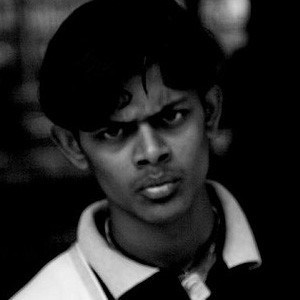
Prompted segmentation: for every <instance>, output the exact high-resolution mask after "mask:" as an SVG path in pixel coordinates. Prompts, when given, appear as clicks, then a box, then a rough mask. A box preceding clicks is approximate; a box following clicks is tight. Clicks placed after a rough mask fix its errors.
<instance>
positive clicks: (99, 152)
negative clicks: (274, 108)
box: [80, 66, 208, 223]
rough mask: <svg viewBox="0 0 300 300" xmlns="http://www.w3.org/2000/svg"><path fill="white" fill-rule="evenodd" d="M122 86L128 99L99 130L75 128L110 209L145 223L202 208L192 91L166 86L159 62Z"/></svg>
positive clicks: (202, 169)
mask: <svg viewBox="0 0 300 300" xmlns="http://www.w3.org/2000/svg"><path fill="white" fill-rule="evenodd" d="M146 81H147V87H146V88H147V92H146V91H145V89H144V88H143V86H142V82H141V77H140V76H136V77H134V78H132V79H131V80H130V81H129V82H128V83H127V84H126V85H125V89H126V90H127V91H128V92H129V93H130V94H131V95H132V99H131V102H130V103H129V104H128V105H127V106H125V107H123V108H121V109H120V110H118V111H116V112H115V113H114V115H112V116H111V118H110V121H109V122H108V123H107V125H106V126H105V127H103V128H100V129H99V130H97V131H95V132H92V133H87V132H80V143H81V147H82V150H83V152H84V153H85V156H86V158H87V160H88V162H89V166H90V168H91V169H92V171H93V172H94V174H95V176H96V178H97V180H98V182H99V184H100V186H101V188H102V189H103V191H104V192H105V194H106V195H107V198H108V200H109V204H110V209H111V212H112V214H113V215H118V216H119V217H120V218H128V217H129V218H138V219H139V220H142V221H143V222H147V223H164V222H172V220H174V219H176V218H180V217H181V216H183V215H184V214H186V213H188V211H190V210H191V209H193V208H194V207H197V209H199V208H200V209H204V210H205V208H207V206H208V203H207V199H206V197H204V195H205V178H206V174H207V169H208V138H207V135H206V132H205V116H204V111H203V107H202V105H201V101H200V99H199V97H198V95H197V93H196V92H194V91H178V90H173V89H170V88H168V87H166V86H165V85H164V84H163V82H162V79H161V76H160V72H159V68H158V67H156V66H154V67H152V68H151V69H150V70H149V71H148V72H147V78H146Z"/></svg>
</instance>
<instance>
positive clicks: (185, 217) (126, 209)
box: [14, 0, 260, 300]
mask: <svg viewBox="0 0 300 300" xmlns="http://www.w3.org/2000/svg"><path fill="white" fill-rule="evenodd" d="M106 2H109V3H104V2H103V1H92V2H90V3H88V4H85V5H83V6H82V7H80V8H79V9H77V10H76V11H75V12H74V13H73V14H72V15H71V16H70V17H69V18H67V20H66V21H65V22H64V23H63V24H62V26H61V27H60V29H59V30H58V32H57V33H56V34H55V36H54V37H53V39H52V40H51V42H50V44H49V47H48V50H47V53H46V56H45V59H44V62H43V66H42V69H41V76H40V102H41V106H42V108H43V110H44V111H45V113H46V115H47V116H48V117H49V118H50V120H52V121H53V123H54V125H53V128H52V136H53V139H54V141H55V142H56V143H57V145H58V146H59V147H60V149H61V150H62V152H63V153H64V154H65V156H66V157H67V158H68V159H69V160H70V161H71V162H72V163H73V164H74V165H75V166H77V167H78V168H80V169H82V170H85V171H86V170H88V171H90V172H91V174H92V175H94V176H95V177H96V179H97V181H98V183H99V186H100V187H101V189H102V190H103V192H104V193H105V195H106V199H105V200H102V201H98V202H96V203H94V204H92V205H91V206H89V207H88V208H87V209H86V210H85V211H84V212H83V214H82V216H81V220H80V222H79V227H78V239H77V242H76V243H75V244H74V245H73V246H72V247H71V248H70V249H69V250H68V251H66V252H65V253H63V254H61V255H60V256H59V257H57V258H56V259H54V260H53V261H52V262H50V263H49V264H48V265H47V266H46V267H45V268H44V269H43V270H42V271H41V272H40V273H39V274H38V275H37V276H36V277H35V278H34V279H33V280H32V281H31V282H30V283H29V284H28V285H27V286H26V287H25V288H24V289H22V290H21V291H20V292H19V293H18V294H17V295H16V296H15V298H14V299H17V300H19V299H193V300H194V299H227V297H230V299H241V298H242V299H246V298H247V297H248V296H249V295H250V294H252V292H254V295H257V293H258V291H257V290H256V288H255V285H254V280H253V278H252V277H253V274H255V272H256V271H255V267H257V266H258V265H259V264H260V255H259V252H258V249H257V246H256V243H255V240H254V237H253V235H252V232H251V229H250V227H249V224H248V223H247V220H246V218H245V215H244V213H243V212H242V210H241V208H240V207H239V205H238V204H237V202H236V200H235V199H234V198H233V196H232V195H231V194H230V193H229V192H228V191H227V190H226V189H225V188H224V187H223V186H221V185H220V184H219V183H216V182H213V181H209V180H207V172H208V167H209V152H210V144H211V143H212V142H213V140H214V138H215V137H216V136H217V133H218V122H219V119H220V114H221V94H220V90H219V87H218V86H217V85H216V78H217V72H218V69H219V66H220V63H221V59H222V55H221V53H220V50H219V48H218V47H217V45H216V44H215V42H214V40H213V39H212V38H211V36H210V35H209V34H208V33H207V32H206V31H205V30H203V29H202V28H201V26H200V23H198V21H197V20H196V19H194V17H193V15H190V14H189V13H188V12H187V11H185V10H183V9H182V8H181V7H179V6H178V5H177V4H176V3H175V1H155V0H151V1H134V0H132V1H106ZM99 200H100V199H99ZM242 292H243V294H241V293H242ZM250 292H251V293H250ZM241 295H242V296H241Z"/></svg>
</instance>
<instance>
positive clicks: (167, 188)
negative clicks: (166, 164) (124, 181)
mask: <svg viewBox="0 0 300 300" xmlns="http://www.w3.org/2000/svg"><path fill="white" fill-rule="evenodd" d="M180 181H181V178H180V176H178V175H177V174H162V175H161V176H155V175H149V176H148V177H146V178H144V179H142V180H140V181H138V183H137V188H136V192H137V193H139V194H141V195H142V196H144V197H146V198H148V199H150V200H163V199H166V198H169V197H171V196H172V195H173V194H175V193H176V191H177V190H178V188H179V184H180Z"/></svg>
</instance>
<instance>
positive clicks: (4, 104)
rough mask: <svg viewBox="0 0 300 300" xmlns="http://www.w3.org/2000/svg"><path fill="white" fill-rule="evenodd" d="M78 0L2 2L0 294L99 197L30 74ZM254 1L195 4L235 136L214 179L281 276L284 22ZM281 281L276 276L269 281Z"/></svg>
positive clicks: (71, 234)
mask: <svg viewBox="0 0 300 300" xmlns="http://www.w3.org/2000/svg"><path fill="white" fill-rule="evenodd" d="M238 1H240V5H241V6H238V7H239V10H238V9H237V8H236V6H234V5H236V2H238ZM83 2H86V1H84V0H55V1H54V0H51V1H50V0H48V1H47V0H30V1H29V0H28V1H25V0H0V136H1V139H0V188H1V190H0V191H1V196H0V197H1V217H0V228H1V244H0V265H1V271H2V272H1V273H2V274H3V275H4V278H3V281H2V282H1V285H0V298H1V299H7V298H8V297H9V296H11V295H12V294H13V293H15V292H16V291H17V290H18V289H19V288H21V287H22V286H23V285H24V284H25V283H26V282H27V281H28V280H29V279H30V278H31V277H32V276H33V275H34V274H35V273H36V272H37V271H38V270H39V269H40V268H41V267H42V266H43V265H44V264H45V263H46V262H47V261H49V260H50V259H51V258H53V257H54V256H55V255H57V254H58V253H60V252H62V251H63V250H65V249H66V248H67V247H68V246H69V245H70V244H71V243H72V241H74V238H75V228H76V224H77V221H78V218H79V216H80V213H81V211H82V210H83V208H85V207H86V206H87V205H88V204H89V203H91V202H93V201H95V199H99V197H101V196H102V193H101V191H99V190H98V189H97V187H96V184H95V183H94V182H93V180H91V179H90V178H88V177H87V176H85V175H84V174H81V173H79V172H78V171H77V170H76V169H75V168H73V167H72V166H71V165H70V164H69V163H68V162H67V161H66V160H65V159H64V158H63V157H62V155H61V154H60V153H59V151H58V150H57V149H56V148H55V147H54V145H53V144H52V142H51V141H50V139H49V136H48V132H49V128H50V122H49V121H48V120H47V119H45V118H44V117H43V115H42V113H41V112H40V110H39V105H38V101H37V95H36V93H37V80H36V74H37V70H38V68H39V64H40V62H41V59H42V56H43V54H44V51H45V47H46V44H47V42H48V40H49V38H50V37H51V36H52V34H53V33H54V31H55V30H56V28H57V26H58V25H59V24H60V23H61V22H62V20H63V19H64V18H65V17H66V16H67V15H68V14H69V13H70V12H71V11H72V10H73V9H74V8H75V7H77V6H78V5H79V4H80V3H83ZM222 2H223V4H222ZM257 2H264V1H255V2H254V1H246V0H245V1H243V0H232V1H230V0H202V1H201V3H202V4H203V5H207V6H205V7H206V8H208V10H207V15H206V16H202V18H203V22H204V23H205V24H206V26H207V27H208V28H210V29H211V30H212V31H213V32H214V34H215V35H216V37H217V38H218V39H219V41H220V43H221V45H222V47H223V49H224V52H225V53H226V55H227V64H226V66H225V69H224V70H225V71H224V72H225V73H224V77H223V81H222V83H223V87H224V117H223V118H222V123H221V125H222V129H226V133H227V135H226V136H225V138H226V137H227V138H228V136H229V137H231V138H230V139H225V142H226V143H225V145H223V146H222V147H221V148H220V151H219V154H218V155H214V157H213V162H212V165H211V171H210V177H211V178H213V179H217V180H219V181H220V182H221V183H223V184H224V185H225V186H227V187H228V188H229V190H231V191H232V192H233V194H234V195H235V196H236V197H237V199H238V200H239V202H240V204H241V205H242V207H243V208H244V210H245V211H246V214H247V216H248V218H249V221H250V223H251V226H252V227H253V230H254V232H255V235H256V237H257V241H258V245H259V248H260V250H261V254H262V256H263V260H264V266H265V268H266V269H268V270H269V273H268V274H271V273H273V271H274V272H279V273H280V274H281V275H282V273H283V271H281V269H280V267H281V266H282V265H284V264H292V262H291V261H290V259H289V257H288V256H287V255H286V254H285V253H286V252H285V251H284V250H285V248H286V247H287V245H288V244H289V241H291V239H290V237H289V235H288V232H289V225H288V224H289V222H288V219H289V211H290V209H288V208H289V207H290V205H289V204H288V203H289V199H290V197H289V195H288V193H287V189H286V185H285V184H286V180H287V178H288V177H289V175H290V174H289V172H287V171H286V168H285V166H286V163H287V160H286V146H285V145H286V139H287V135H286V119H285V117H286V116H285V114H286V113H285V109H284V108H285V105H284V103H285V102H284V101H283V100H282V99H283V98H284V97H285V96H286V95H285V94H284V95H282V93H281V89H280V88H279V87H280V86H281V85H282V83H281V77H280V76H279V73H280V71H279V70H280V57H281V56H282V55H279V54H278V53H279V52H280V51H278V45H279V44H281V43H282V42H283V40H281V39H283V38H282V35H281V34H280V28H281V25H280V22H281V19H280V20H278V19H277V18H272V14H273V8H274V4H273V6H271V5H270V6H268V7H266V3H264V7H263V4H259V3H257ZM221 4H222V5H221ZM230 5H232V6H230ZM243 5H244V6H243ZM245 5H246V6H245ZM247 5H250V7H251V10H247ZM243 7H244V8H243ZM209 8H211V9H209ZM234 8H235V9H234ZM211 12H214V13H215V15H214V14H211V15H210V13H211ZM278 24H279V25H278ZM274 32H275V33H276V34H275V35H276V38H275V39H274ZM275 41H276V42H275ZM279 78H280V79H279ZM227 144H228V145H229V147H227V146H226V145H227ZM287 207H288V208H287ZM279 270H280V271H279ZM270 278H271V277H270ZM279 278H282V276H280V277H277V276H273V277H272V280H273V281H272V283H273V287H274V286H276V284H277V281H280V280H279ZM266 280H268V279H267V278H266ZM280 282H281V288H282V285H283V282H282V281H280ZM278 286H279V284H278ZM258 299H259V298H258Z"/></svg>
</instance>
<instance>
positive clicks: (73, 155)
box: [51, 125, 89, 170]
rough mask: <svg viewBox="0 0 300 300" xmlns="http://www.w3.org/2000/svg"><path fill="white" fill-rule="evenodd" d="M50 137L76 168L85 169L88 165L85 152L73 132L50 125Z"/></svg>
mask: <svg viewBox="0 0 300 300" xmlns="http://www.w3.org/2000/svg"><path fill="white" fill-rule="evenodd" d="M51 138H52V140H53V141H54V143H55V144H56V145H57V146H58V148H59V149H60V151H61V152H62V153H63V154H64V156H65V157H66V158H67V159H68V160H69V161H70V162H71V163H72V164H73V165H74V166H75V167H77V168H79V169H81V170H87V169H88V167H89V164H88V161H87V159H86V156H85V154H84V153H83V152H82V149H81V147H80V145H79V142H78V140H77V139H76V138H75V136H74V134H73V133H72V132H71V131H69V130H67V129H64V128H62V127H59V126H56V125H54V126H52V128H51Z"/></svg>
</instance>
